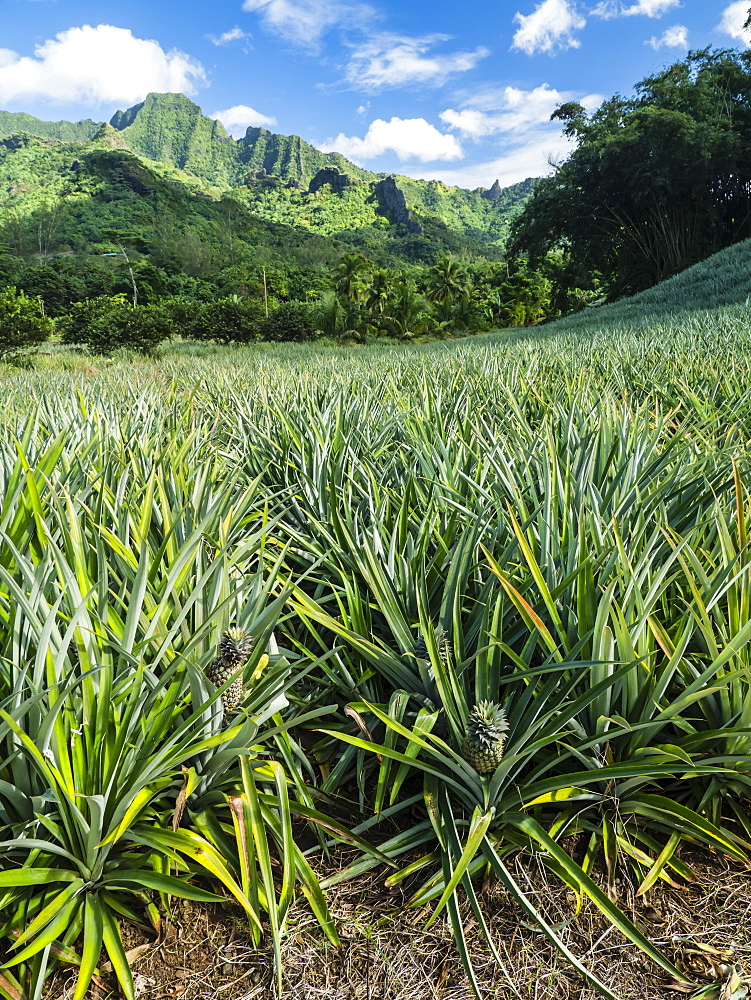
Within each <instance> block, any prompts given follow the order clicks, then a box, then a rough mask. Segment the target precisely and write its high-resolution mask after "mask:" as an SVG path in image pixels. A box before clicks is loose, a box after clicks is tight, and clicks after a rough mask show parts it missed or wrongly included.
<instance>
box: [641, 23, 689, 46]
mask: <svg viewBox="0 0 751 1000" xmlns="http://www.w3.org/2000/svg"><path fill="white" fill-rule="evenodd" d="M644 44H645V45H651V46H652V48H653V49H654V50H655V51H657V50H658V49H687V48H688V28H687V27H686V26H685V25H684V24H674V25H673V26H672V28H666V29H665V31H663V33H662V34H661V35H660V37H659V38H657V37H656V36H655V35H652V37H651V38H650V39H649V40H648V41H646V42H645V43H644Z"/></svg>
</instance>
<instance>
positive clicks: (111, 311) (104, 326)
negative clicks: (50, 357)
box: [62, 295, 177, 354]
mask: <svg viewBox="0 0 751 1000" xmlns="http://www.w3.org/2000/svg"><path fill="white" fill-rule="evenodd" d="M62 327H63V338H62V339H63V343H65V344H84V345H85V346H86V347H87V348H88V349H89V350H90V351H91V352H92V353H95V354H112V353H113V351H115V350H117V349H118V348H121V347H125V348H128V349H130V350H132V351H137V352H138V353H139V354H151V353H152V352H153V351H154V350H155V348H157V347H158V346H159V344H161V343H163V342H164V341H165V340H168V339H169V338H170V337H172V336H174V334H175V333H176V332H177V331H176V327H175V320H174V318H173V316H172V313H171V311H170V309H169V306H168V305H162V304H161V303H159V304H156V303H155V304H150V305H143V306H133V305H131V304H130V303H129V302H128V301H127V300H126V299H125V297H124V296H121V295H117V296H112V297H110V296H100V297H99V298H95V299H86V301H85V302H76V303H74V304H73V305H72V306H71V309H70V312H69V313H68V315H67V316H66V317H65V318H64V320H63V322H62Z"/></svg>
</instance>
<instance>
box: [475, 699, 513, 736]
mask: <svg viewBox="0 0 751 1000" xmlns="http://www.w3.org/2000/svg"><path fill="white" fill-rule="evenodd" d="M507 732H508V722H507V721H506V713H505V712H504V710H503V709H502V708H501V706H500V705H497V704H496V703H495V702H494V701H480V702H478V703H477V704H476V705H475V706H474V708H473V709H472V711H471V712H470V713H469V716H468V718H467V736H468V738H469V739H470V740H472V741H473V742H475V743H490V744H492V743H500V742H503V741H504V740H505V739H506V733H507Z"/></svg>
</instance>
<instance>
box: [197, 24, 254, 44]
mask: <svg viewBox="0 0 751 1000" xmlns="http://www.w3.org/2000/svg"><path fill="white" fill-rule="evenodd" d="M206 37H207V38H208V39H209V41H211V42H213V43H214V45H229V43H230V42H240V41H242V40H243V39H244V38H250V37H251V36H250V35H249V34H248V32H247V31H243V29H242V28H238V27H237V26H235V27H234V28H230V30H229V31H225V32H224V33H223V34H221V35H207V36H206Z"/></svg>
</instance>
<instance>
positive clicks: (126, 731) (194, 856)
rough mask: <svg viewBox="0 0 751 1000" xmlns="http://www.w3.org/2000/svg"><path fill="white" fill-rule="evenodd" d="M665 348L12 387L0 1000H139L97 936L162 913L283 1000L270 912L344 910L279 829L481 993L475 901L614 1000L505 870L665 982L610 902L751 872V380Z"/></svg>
mask: <svg viewBox="0 0 751 1000" xmlns="http://www.w3.org/2000/svg"><path fill="white" fill-rule="evenodd" d="M705 333H707V336H709V331H708V329H707V330H705ZM671 336H672V338H673V339H672V341H671ZM690 343H692V338H691V337H688V338H682V336H681V334H680V332H678V333H677V334H676V333H673V334H671V335H670V336H668V337H667V338H666V341H665V343H660V344H656V343H650V344H648V345H645V343H644V342H643V341H641V340H639V339H638V338H636V337H631V339H629V337H627V336H624V337H623V338H622V343H621V344H620V345H618V344H617V341H614V340H613V338H611V340H610V341H608V342H607V343H605V342H603V343H601V344H600V345H599V347H598V352H599V353H596V354H595V353H594V352H593V357H595V359H596V360H597V362H598V364H599V367H597V365H594V366H593V368H592V371H591V372H590V373H589V374H588V375H587V377H584V376H583V375H582V373H581V371H580V366H579V364H578V362H579V360H580V354H581V350H580V351H579V354H578V355H577V354H576V353H573V354H572V352H571V351H570V350H569V348H568V346H567V337H566V335H562V337H561V338H559V340H558V342H551V344H550V345H545V344H544V342H543V341H538V342H535V343H533V342H531V341H520V342H519V343H518V344H515V345H510V346H509V348H508V350H506V351H497V350H488V349H483V348H481V347H479V346H478V347H462V348H461V349H456V348H454V349H452V351H451V352H448V351H446V350H445V349H441V348H436V349H431V350H426V351H421V352H414V353H413V354H411V355H407V354H406V353H404V352H398V351H397V352H393V353H389V352H381V351H374V352H372V353H369V354H368V355H367V356H358V357H355V358H352V359H343V358H342V356H341V355H336V354H331V355H328V356H323V357H319V358H316V357H314V356H312V355H311V354H310V353H307V352H305V351H300V352H298V353H289V352H278V353H274V352H260V353H249V354H248V355H247V356H245V357H244V356H243V355H241V354H233V355H232V357H231V359H229V364H228V359H227V358H226V357H224V358H223V357H221V356H216V357H213V358H208V359H206V360H201V361H195V360H193V359H190V358H176V359H174V360H171V361H170V360H168V361H166V362H164V363H163V364H161V365H160V366H159V367H156V366H151V365H146V364H144V365H142V366H141V367H140V368H138V369H137V370H136V371H135V372H129V371H127V370H126V369H125V368H119V367H118V366H117V365H113V366H108V367H107V368H103V369H102V370H101V371H99V372H95V373H93V377H92V375H91V374H89V375H88V376H87V377H88V378H91V379H92V381H91V383H90V384H89V385H88V386H87V387H86V388H85V389H81V388H80V386H79V384H78V382H77V376H76V373H75V372H74V373H72V374H66V373H60V372H56V371H49V372H42V373H39V374H38V375H37V374H29V373H18V374H15V375H13V376H12V377H11V378H9V379H8V387H9V392H8V394H7V395H6V397H5V401H4V403H3V404H2V406H3V414H2V417H3V422H4V426H5V427H6V429H7V431H8V433H7V435H6V436H5V438H4V442H3V444H2V445H0V481H2V496H3V501H2V508H1V509H0V643H1V646H0V657H2V659H0V711H1V712H2V714H1V715H0V727H1V728H0V824H1V825H2V827H3V832H2V834H1V835H0V837H1V839H2V843H3V861H2V863H1V864H0V888H1V889H2V892H3V893H4V895H3V906H2V914H3V919H4V924H3V926H2V928H1V929H0V933H2V935H3V938H2V940H3V942H4V945H3V951H4V955H3V958H4V961H3V968H2V969H0V977H1V978H0V994H4V995H5V996H6V997H10V998H11V1000H18V998H19V997H22V998H26V997H41V996H42V995H43V991H44V989H45V983H46V982H47V981H48V978H49V975H50V973H51V972H52V971H53V969H54V968H55V966H56V965H58V964H59V963H60V962H61V961H62V962H63V963H64V964H69V965H71V966H76V965H77V966H78V980H77V982H78V985H77V987H76V995H77V996H79V997H83V996H85V995H86V991H87V989H88V983H89V982H90V981H91V979H92V977H94V976H98V975H99V974H100V973H101V965H102V962H103V961H104V954H105V953H106V956H107V958H108V959H109V961H110V962H111V964H112V966H113V967H114V969H115V973H116V975H117V977H118V979H119V982H120V988H121V990H122V991H123V992H124V994H125V995H126V996H132V995H133V985H132V978H131V975H130V971H129V967H128V962H127V956H126V955H125V951H124V948H123V945H122V940H121V938H120V934H119V930H118V920H121V919H136V918H138V919H140V920H143V919H144V915H146V916H148V915H150V916H151V917H152V918H153V919H154V920H155V921H156V919H157V910H161V911H162V912H169V899H170V897H171V896H179V895H188V896H189V897H190V898H195V899H204V900H206V901H208V900H209V899H213V898H216V896H217V894H220V895H224V896H231V897H232V898H234V899H235V901H236V902H237V903H238V905H239V906H241V907H242V908H243V910H244V911H245V913H246V914H247V919H248V925H249V933H250V935H251V938H252V939H253V940H254V941H260V940H261V936H262V934H264V933H265V934H266V935H267V936H269V937H270V939H271V940H272V942H273V943H274V948H275V955H276V969H277V976H278V975H280V973H281V968H282V961H281V940H282V938H283V935H284V933H285V929H286V927H287V925H288V921H289V919H290V913H291V906H292V902H293V900H294V898H295V897H296V896H297V895H298V894H303V895H304V896H305V897H306V898H307V900H308V903H309V905H310V906H311V907H312V908H313V911H314V913H315V915H316V918H317V919H318V921H319V923H320V924H321V927H322V932H323V933H326V934H328V935H329V937H330V939H331V940H332V941H336V940H337V936H336V928H335V927H334V926H333V924H332V921H331V919H330V916H329V914H328V911H327V909H326V903H325V889H326V886H327V885H328V884H331V883H333V881H334V880H338V879H341V878H342V877H346V875H347V873H346V872H345V873H341V872H338V873H336V875H332V876H331V877H330V879H329V880H326V879H323V880H322V881H320V882H319V881H317V880H316V879H315V877H314V875H313V871H312V867H311V865H312V862H313V858H312V856H311V854H312V853H315V852H311V851H310V849H308V850H306V851H303V850H302V849H301V848H300V847H299V846H296V844H295V838H294V826H293V820H294V819H295V818H298V819H300V820H305V821H307V822H308V824H309V826H310V828H311V829H312V830H314V831H318V836H319V838H320V841H321V842H322V843H323V845H324V846H325V838H326V837H328V836H330V835H331V834H332V833H336V834H337V835H339V836H343V837H347V838H349V840H350V842H352V840H353V839H354V842H355V843H358V844H359V845H360V849H361V851H362V856H361V857H360V858H359V859H357V860H356V861H355V862H353V865H352V867H351V872H352V873H356V872H361V871H363V870H365V869H367V868H368V867H371V868H372V867H375V866H377V865H384V864H385V865H386V866H387V867H386V868H385V869H384V875H383V877H384V878H386V879H387V880H388V883H389V884H391V885H394V884H398V883H401V882H403V881H405V880H406V879H417V883H416V888H414V891H413V894H412V899H411V903H412V904H413V905H414V906H424V905H428V904H429V905H431V906H432V915H431V918H430V919H431V921H432V920H434V919H438V918H440V917H441V915H442V913H443V911H444V910H445V911H446V912H447V914H448V919H449V920H450V921H451V925H452V928H453V930H454V934H455V937H456V941H457V945H458V948H459V955H460V957H461V959H462V961H463V962H464V964H465V967H466V970H467V974H468V975H469V977H470V980H471V981H472V982H474V981H475V980H474V972H473V969H472V965H471V962H470V959H469V952H470V948H469V945H468V943H467V942H466V941H465V931H464V921H463V913H464V911H463V909H462V900H466V901H467V905H469V907H470V908H471V911H472V912H473V914H474V916H475V918H476V920H477V922H478V925H479V926H480V928H481V929H483V928H484V927H485V921H484V917H483V908H482V903H481V901H480V899H479V897H478V896H477V894H476V889H475V881H474V879H475V876H476V875H478V874H480V873H481V872H486V873H487V872H488V871H490V872H492V873H494V875H495V877H496V878H498V879H499V880H500V881H501V882H502V883H503V884H504V885H505V886H506V888H507V889H508V890H509V892H510V893H511V895H512V897H513V898H514V899H515V900H516V902H517V904H518V906H519V907H520V918H521V919H523V920H525V921H528V920H529V919H531V920H533V921H535V922H536V923H537V924H538V926H539V927H540V928H541V930H542V931H543V932H544V933H545V934H547V935H548V936H549V937H551V939H552V940H553V941H554V942H555V943H556V945H557V946H558V947H559V948H560V949H561V951H562V952H563V953H564V955H565V956H566V959H567V960H568V961H570V962H572V963H573V964H574V965H575V966H576V967H577V968H578V969H579V971H580V973H581V975H582V976H584V977H585V978H587V979H589V981H590V983H591V984H592V985H593V986H594V987H596V988H597V989H598V990H599V991H600V992H601V993H602V994H603V995H604V996H612V993H611V992H610V990H609V988H608V986H607V985H606V984H605V983H603V982H600V980H598V979H597V977H596V976H595V975H594V974H593V973H592V972H590V971H588V970H587V969H586V968H585V967H584V965H583V964H582V963H581V962H580V959H579V957H578V956H576V955H575V954H573V953H572V951H571V950H570V948H569V947H568V945H567V944H566V942H565V940H564V937H563V936H562V935H561V933H560V932H559V931H557V930H556V929H555V928H554V927H552V926H550V925H549V923H548V921H547V919H546V917H545V914H544V912H543V911H542V910H541V909H540V908H539V907H535V905H534V904H533V902H532V900H531V899H530V898H529V897H528V896H527V895H526V894H525V892H524V891H523V889H522V887H521V886H520V885H519V884H518V881H517V880H516V879H515V877H514V873H513V869H512V865H511V864H510V861H511V859H512V858H513V857H514V856H515V855H516V854H518V853H520V852H521V853H525V852H534V853H535V854H536V855H537V856H538V857H539V858H541V859H542V861H543V863H544V864H545V865H546V866H547V868H548V869H549V871H550V873H551V875H552V876H553V877H556V878H559V879H560V880H561V881H562V882H563V883H564V884H565V885H566V886H568V887H569V888H570V889H571V890H572V892H573V893H574V898H575V900H576V905H577V906H580V905H581V904H582V901H583V899H584V897H589V898H590V899H591V900H592V901H593V903H594V904H595V905H596V906H598V907H599V908H600V909H601V910H602V912H603V913H604V914H605V915H606V916H607V917H608V918H609V919H610V920H611V921H612V922H613V923H614V924H615V925H616V926H617V927H618V928H619V929H620V930H621V931H622V932H623V934H625V935H626V937H627V938H629V939H630V940H631V941H632V942H633V943H634V944H635V945H637V946H638V947H640V948H642V949H643V950H644V951H645V952H646V953H647V954H648V955H650V956H651V957H652V958H653V960H654V961H655V962H657V963H658V964H659V965H661V966H662V967H663V969H664V970H665V972H666V974H669V975H670V976H672V977H673V978H675V979H679V980H681V979H682V980H684V981H685V979H686V974H685V973H684V972H683V971H682V970H681V969H680V968H677V967H676V966H675V965H674V963H673V962H672V961H671V959H670V957H669V956H665V955H663V954H662V953H661V952H659V951H658V949H657V948H656V947H655V946H654V945H653V944H652V942H651V941H649V940H648V939H647V938H646V937H645V936H644V934H643V932H642V931H640V930H639V929H638V928H637V927H636V925H635V924H634V923H633V922H632V920H631V919H630V918H629V916H628V915H627V910H628V903H629V900H623V899H619V898H618V895H617V886H618V884H619V883H618V878H619V875H620V876H622V877H623V878H625V879H626V881H630V883H631V884H632V885H633V892H634V893H639V894H641V895H644V894H646V893H648V892H649V891H650V889H651V887H652V886H653V885H655V884H656V883H657V882H658V881H663V882H665V881H667V882H669V883H674V884H676V885H680V884H684V883H685V881H687V880H689V879H690V878H691V871H690V867H689V866H688V864H687V862H686V860H685V853H684V854H682V851H683V848H682V844H683V843H685V842H689V843H700V844H704V845H706V846H708V847H710V848H711V849H713V850H717V851H720V852H722V853H724V854H726V855H728V856H730V857H732V858H735V859H736V860H737V861H738V863H739V864H741V863H743V859H744V858H745V857H746V851H747V850H748V849H749V848H748V843H747V842H748V841H749V838H751V830H749V828H748V819H747V817H746V811H745V802H746V801H747V799H748V789H749V769H748V761H749V755H748V736H749V731H750V727H749V718H748V714H749V711H751V709H750V708H749V698H748V681H749V675H748V670H749V652H748V649H749V647H748V640H749V638H751V636H750V635H749V629H750V628H751V626H749V620H750V616H749V602H750V601H751V589H749V580H748V528H749V523H748V522H749V503H748V493H747V485H746V484H747V483H748V482H749V469H748V461H747V457H746V448H745V444H746V442H747V440H748V438H749V430H751V407H749V396H748V391H747V389H746V386H747V385H748V367H749V365H748V360H747V359H748V357H750V356H751V353H743V352H740V353H738V350H737V348H738V344H737V341H736V343H735V344H734V345H733V344H731V342H730V340H729V339H728V338H727V337H726V335H725V331H724V330H723V329H722V328H721V327H720V328H719V329H718V331H717V332H716V336H715V338H714V340H713V342H712V344H713V358H712V359H703V360H702V359H697V358H696V357H694V356H693V355H692V354H691V353H689V349H688V348H689V344H690ZM614 344H615V346H614ZM611 348H612V349H613V350H612V354H611V353H609V351H610V349H611ZM733 351H735V353H733ZM723 358H724V359H725V361H726V362H727V363H726V364H725V365H724V368H723ZM41 392H44V400H43V401H42V402H38V401H37V399H36V398H35V397H37V398H38V397H39V395H40V393H41ZM293 726H294V727H295V729H294V732H298V731H299V730H300V729H304V728H307V729H312V730H316V731H317V735H315V736H313V737H312V739H313V741H315V742H316V745H315V747H314V750H313V751H312V752H308V753H304V752H303V751H302V749H301V747H300V745H299V744H298V742H297V741H296V739H295V736H294V735H293V733H292V732H290V729H291V728H292V727H293ZM309 742H310V740H306V745H307V744H308V743H309ZM321 799H324V800H325V801H328V802H330V803H332V804H334V805H332V810H333V809H334V808H335V809H336V811H337V813H338V814H345V815H346V814H347V813H348V816H349V818H348V825H349V826H350V827H351V832H347V831H346V830H344V829H343V828H342V826H341V824H340V822H339V821H338V820H337V819H336V818H334V817H332V816H330V815H329V816H323V815H322V814H321V813H320V812H319V811H318V809H317V807H316V803H317V802H319V801H321ZM337 802H339V803H340V805H339V806H335V804H336V803H337ZM330 811H331V810H330ZM386 822H387V824H388V825H386ZM394 824H395V825H396V827H397V828H398V829H399V833H398V834H394V833H393V830H394ZM322 831H325V832H322ZM382 831H383V832H382ZM384 836H387V840H386V843H385V844H384V843H383V842H382V841H383V837H384ZM572 836H576V837H577V839H578V842H579V843H580V845H581V851H580V853H579V854H577V858H578V859H579V860H578V861H576V862H575V861H574V860H573V859H572V857H571V856H570V854H568V853H567V851H566V850H565V849H564V841H565V842H566V843H568V840H567V838H570V837H572ZM367 841H377V842H378V843H379V850H378V851H375V850H374V849H373V848H372V847H369V846H368V844H367V843H366V842H367ZM601 866H602V868H603V874H602V877H600V876H599V875H598V871H599V868H600V867H601ZM490 943H491V947H493V948H495V947H496V946H495V944H494V943H493V942H492V938H491V941H490ZM495 953H496V958H497V959H498V961H501V956H500V955H499V954H498V952H497V950H496V952H495ZM277 988H280V987H279V981H278V979H277ZM476 988H477V989H478V990H479V986H477V987H476Z"/></svg>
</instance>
